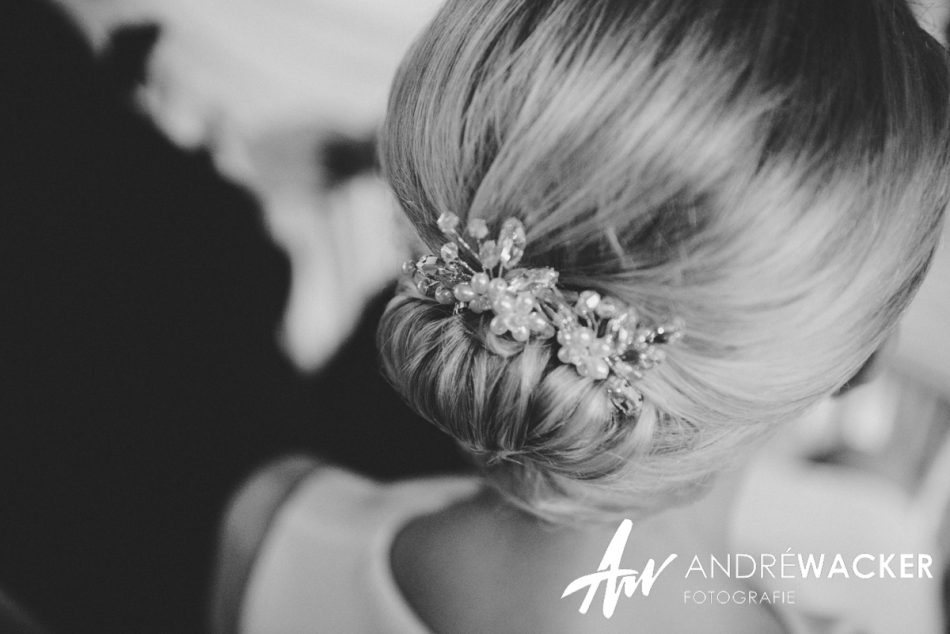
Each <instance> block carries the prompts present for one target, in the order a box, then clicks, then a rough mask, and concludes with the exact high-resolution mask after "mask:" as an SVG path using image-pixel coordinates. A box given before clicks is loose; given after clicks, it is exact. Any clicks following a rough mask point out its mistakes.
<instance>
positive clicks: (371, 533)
mask: <svg viewBox="0 0 950 634" xmlns="http://www.w3.org/2000/svg"><path fill="white" fill-rule="evenodd" d="M478 487H479V484H478V480H476V479H474V478H459V477H451V478H450V477H446V478H429V479H424V480H412V481H406V482H400V483H397V484H391V485H381V484H378V483H376V482H373V481H371V480H368V479H366V478H363V477H360V476H357V475H355V474H352V473H349V472H347V471H343V470H341V469H334V468H325V469H319V470H317V471H315V472H314V473H313V475H311V476H309V477H308V478H307V479H306V480H304V481H303V482H301V483H300V484H299V485H298V486H297V489H296V490H295V492H294V493H293V495H292V496H291V497H290V498H289V499H288V500H287V502H286V503H285V504H284V505H283V507H282V508H281V509H280V511H279V512H278V513H277V515H276V516H275V518H274V521H273V524H272V526H271V528H270V530H269V531H268V535H267V537H265V539H264V542H263V544H262V546H261V550H260V552H259V554H258V556H257V561H256V563H255V566H254V570H253V571H252V572H251V577H250V580H249V583H248V586H247V591H246V594H245V600H244V608H243V610H242V615H241V631H242V632H244V633H247V634H281V633H285V632H286V633H287V634H291V633H292V634H306V633H309V632H348V633H354V634H359V633H361V632H391V633H393V634H400V633H420V632H427V631H428V630H427V628H426V626H425V624H424V623H422V622H421V621H420V620H419V618H418V617H417V616H416V615H415V613H414V612H413V611H412V609H411V607H410V606H409V605H408V604H407V603H406V601H405V599H404V598H403V596H402V594H401V593H400V591H399V588H398V586H397V585H396V582H395V579H394V578H393V575H392V569H391V567H390V563H389V562H390V558H389V554H390V550H391V547H392V542H393V539H394V537H395V535H396V533H397V532H398V530H399V529H400V528H401V527H403V526H404V525H405V524H406V523H407V522H408V521H409V520H411V519H412V518H414V517H418V516H420V515H423V514H426V513H429V512H432V511H435V510H437V509H440V508H444V507H446V506H448V505H449V504H451V503H452V502H454V501H456V500H459V499H461V498H464V497H466V496H469V495H472V494H474V493H475V492H476V491H477V490H478Z"/></svg>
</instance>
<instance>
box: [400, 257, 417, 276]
mask: <svg viewBox="0 0 950 634" xmlns="http://www.w3.org/2000/svg"><path fill="white" fill-rule="evenodd" d="M402 272H403V274H404V275H412V274H413V273H415V272H416V263H415V262H414V261H412V260H406V261H405V262H403V263H402Z"/></svg>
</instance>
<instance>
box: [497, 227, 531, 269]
mask: <svg viewBox="0 0 950 634" xmlns="http://www.w3.org/2000/svg"><path fill="white" fill-rule="evenodd" d="M498 244H499V245H500V246H501V253H500V254H499V256H500V260H501V264H502V266H504V267H505V268H508V269H512V268H514V267H516V266H518V263H519V262H521V258H522V256H523V255H524V247H525V245H526V244H527V238H526V235H525V230H524V225H523V224H522V223H521V221H520V220H518V219H517V218H508V219H507V220H505V222H504V223H502V225H501V231H500V232H499V234H498Z"/></svg>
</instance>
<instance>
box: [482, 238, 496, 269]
mask: <svg viewBox="0 0 950 634" xmlns="http://www.w3.org/2000/svg"><path fill="white" fill-rule="evenodd" d="M478 261H479V262H481V263H482V266H484V267H485V268H486V269H490V268H493V267H495V266H497V265H498V263H499V262H500V261H501V249H500V248H499V247H498V245H497V244H495V241H494V240H488V241H487V242H484V243H482V246H481V248H480V249H479V250H478Z"/></svg>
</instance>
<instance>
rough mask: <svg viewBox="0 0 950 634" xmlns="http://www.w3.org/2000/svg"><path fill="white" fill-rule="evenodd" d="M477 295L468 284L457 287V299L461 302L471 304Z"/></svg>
mask: <svg viewBox="0 0 950 634" xmlns="http://www.w3.org/2000/svg"><path fill="white" fill-rule="evenodd" d="M475 297H476V293H475V291H474V290H472V287H471V286H469V285H468V284H464V283H463V284H458V285H457V286H456V287H455V299H457V300H459V301H460V302H470V301H472V300H473V299H475Z"/></svg>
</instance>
